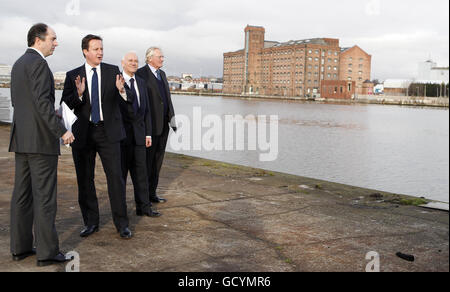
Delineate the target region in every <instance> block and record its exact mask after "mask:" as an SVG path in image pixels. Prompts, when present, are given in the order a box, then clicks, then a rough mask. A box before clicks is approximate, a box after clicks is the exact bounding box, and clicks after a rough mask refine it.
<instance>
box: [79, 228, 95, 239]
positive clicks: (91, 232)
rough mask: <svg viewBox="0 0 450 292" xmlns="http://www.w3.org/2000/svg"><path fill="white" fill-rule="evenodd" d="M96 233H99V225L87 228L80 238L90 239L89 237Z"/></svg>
mask: <svg viewBox="0 0 450 292" xmlns="http://www.w3.org/2000/svg"><path fill="white" fill-rule="evenodd" d="M95 232H98V225H91V226H86V227H85V228H84V229H83V231H81V233H80V236H81V237H88V236H89V235H92V234H94V233H95Z"/></svg>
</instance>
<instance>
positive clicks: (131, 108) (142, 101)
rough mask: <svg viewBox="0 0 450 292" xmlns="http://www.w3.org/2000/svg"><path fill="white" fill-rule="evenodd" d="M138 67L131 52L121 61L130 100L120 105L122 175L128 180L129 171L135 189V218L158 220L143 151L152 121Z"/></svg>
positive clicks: (134, 55) (147, 140)
mask: <svg viewBox="0 0 450 292" xmlns="http://www.w3.org/2000/svg"><path fill="white" fill-rule="evenodd" d="M138 65H139V60H138V56H137V55H136V53H134V52H129V53H127V54H126V55H125V56H124V57H123V59H122V68H123V78H124V79H125V90H126V92H127V96H130V98H129V101H128V102H125V101H123V102H122V103H121V104H120V110H121V112H122V119H123V124H124V127H125V132H126V136H127V137H126V139H125V140H123V141H122V142H121V150H122V156H121V157H122V176H123V178H124V181H125V182H126V181H127V176H128V172H130V175H131V179H132V181H133V186H134V199H135V201H136V215H137V216H147V217H159V216H161V214H160V213H158V212H155V211H153V210H152V208H151V206H152V203H151V202H150V197H149V189H148V176H147V160H146V156H147V154H146V148H150V147H151V146H152V121H151V115H150V108H149V105H148V96H147V88H146V85H145V81H144V80H142V79H141V78H139V77H137V76H136V75H135V73H136V71H137V69H138Z"/></svg>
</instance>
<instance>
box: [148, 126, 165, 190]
mask: <svg viewBox="0 0 450 292" xmlns="http://www.w3.org/2000/svg"><path fill="white" fill-rule="evenodd" d="M169 130H170V128H169V123H168V122H167V123H164V129H163V132H162V134H161V136H153V137H152V147H150V148H147V171H148V186H149V191H150V197H155V196H156V189H157V188H158V183H159V173H160V171H161V167H162V164H163V162H164V155H165V154H166V146H167V139H168V138H169Z"/></svg>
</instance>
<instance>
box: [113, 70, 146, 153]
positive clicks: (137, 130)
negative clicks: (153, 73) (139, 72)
mask: <svg viewBox="0 0 450 292" xmlns="http://www.w3.org/2000/svg"><path fill="white" fill-rule="evenodd" d="M135 80H136V84H137V87H138V90H139V95H140V97H139V102H140V104H139V111H138V112H137V114H135V113H134V110H133V99H132V98H131V97H132V96H133V95H132V94H131V89H130V88H129V87H128V85H125V89H126V91H127V97H129V98H128V102H125V101H123V100H122V102H121V103H120V110H121V111H122V118H123V123H124V126H125V132H126V134H127V139H126V143H127V144H131V142H132V141H133V140H135V143H136V145H141V146H142V145H145V137H147V136H151V135H152V120H151V119H152V118H151V114H150V107H149V104H148V95H147V88H146V85H145V81H144V80H142V79H141V78H139V77H138V76H135Z"/></svg>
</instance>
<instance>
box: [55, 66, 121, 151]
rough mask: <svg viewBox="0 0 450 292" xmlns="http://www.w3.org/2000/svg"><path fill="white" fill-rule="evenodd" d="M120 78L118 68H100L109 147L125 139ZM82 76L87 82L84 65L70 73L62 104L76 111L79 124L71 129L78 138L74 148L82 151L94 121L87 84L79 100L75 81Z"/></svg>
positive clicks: (73, 145) (67, 77)
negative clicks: (117, 84)
mask: <svg viewBox="0 0 450 292" xmlns="http://www.w3.org/2000/svg"><path fill="white" fill-rule="evenodd" d="M118 74H120V71H119V67H117V66H114V65H109V64H105V63H102V64H101V96H100V98H101V102H102V111H103V122H104V123H105V130H106V136H107V138H108V141H109V142H110V143H118V142H120V141H121V140H123V139H125V130H124V127H123V122H122V115H121V113H120V102H121V100H123V99H122V97H121V96H120V93H119V91H118V90H117V87H116V76H117V75H118ZM77 76H80V77H81V79H83V77H84V78H86V68H85V65H83V66H81V67H79V68H77V69H74V70H72V71H70V72H67V76H66V81H65V84H64V91H63V95H62V99H61V102H65V103H66V104H67V106H69V108H70V109H74V110H75V115H76V116H77V117H78V120H77V121H76V122H75V124H74V125H73V127H72V130H73V131H72V132H73V134H74V136H75V142H74V143H73V144H72V147H74V148H83V147H84V146H85V145H86V140H87V134H88V130H89V121H90V117H91V102H90V96H89V89H88V82H87V80H86V90H85V91H84V94H83V98H82V100H80V98H79V97H78V92H77V87H76V85H75V79H76V78H77Z"/></svg>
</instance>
